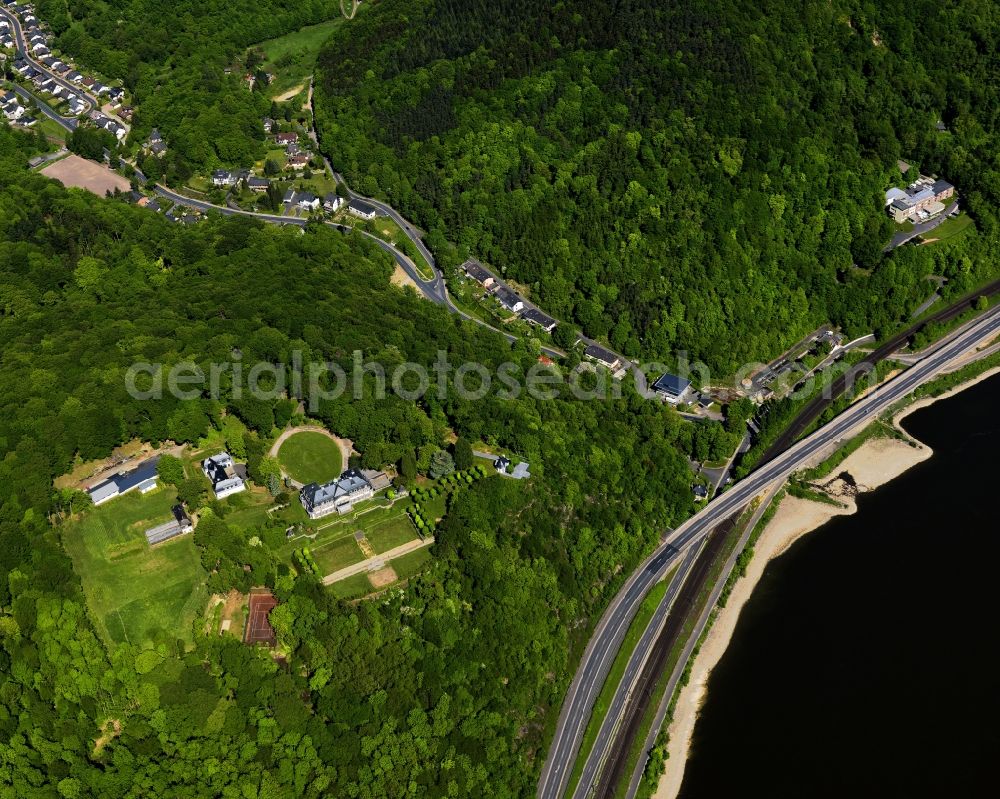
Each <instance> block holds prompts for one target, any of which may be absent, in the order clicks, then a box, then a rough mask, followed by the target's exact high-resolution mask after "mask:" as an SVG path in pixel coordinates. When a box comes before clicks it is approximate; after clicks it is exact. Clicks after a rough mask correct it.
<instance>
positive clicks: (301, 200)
mask: <svg viewBox="0 0 1000 799" xmlns="http://www.w3.org/2000/svg"><path fill="white" fill-rule="evenodd" d="M284 202H285V204H286V205H294V206H297V207H298V208H302V209H303V210H305V211H315V210H317V209H318V208H319V197H317V196H316V195H315V194H313V193H312V192H310V191H295V189H289V190H288V191H286V192H285V197H284Z"/></svg>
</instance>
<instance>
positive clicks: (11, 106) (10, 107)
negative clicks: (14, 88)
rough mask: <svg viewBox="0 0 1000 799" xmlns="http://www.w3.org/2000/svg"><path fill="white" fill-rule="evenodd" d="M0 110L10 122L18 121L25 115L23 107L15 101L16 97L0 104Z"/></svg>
mask: <svg viewBox="0 0 1000 799" xmlns="http://www.w3.org/2000/svg"><path fill="white" fill-rule="evenodd" d="M10 94H11V95H13V94H14V93H13V92H10ZM0 108H2V109H3V115H4V116H5V117H6V118H7V119H9V120H11V121H14V120H17V119H20V118H21V117H22V116H24V114H25V110H24V106H22V105H21V104H20V103H19V102H18V101H17V98H16V97H14V98H13V99H11V100H7V99H6V98H5V99H4V100H3V101H2V102H0Z"/></svg>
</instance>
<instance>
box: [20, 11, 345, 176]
mask: <svg viewBox="0 0 1000 799" xmlns="http://www.w3.org/2000/svg"><path fill="white" fill-rule="evenodd" d="M167 6H168V7H167ZM36 7H37V10H38V16H39V18H40V19H42V20H44V21H46V22H47V23H49V25H50V26H51V27H52V30H53V32H54V33H55V34H56V44H57V46H58V47H59V48H60V49H62V50H64V51H66V52H67V53H69V54H71V55H73V56H75V57H76V58H78V59H79V61H80V63H81V64H83V65H85V66H86V67H89V68H91V69H96V70H98V71H100V72H101V73H102V74H104V75H105V76H107V77H108V78H111V79H119V80H122V81H123V82H124V84H125V85H126V86H127V87H128V89H129V90H130V91H131V92H132V94H133V96H134V97H135V100H136V103H137V107H138V112H137V114H136V117H135V120H134V125H133V127H134V130H135V134H134V135H135V138H136V140H142V139H143V138H145V136H146V135H147V134H148V133H149V131H150V129H151V128H154V127H156V128H158V129H159V131H160V133H161V134H163V136H164V137H165V139H166V141H167V142H168V144H169V150H168V151H167V155H166V156H165V161H166V163H165V164H164V165H163V170H164V174H165V177H166V179H167V180H168V181H170V182H171V183H174V184H181V183H183V182H184V181H185V180H186V179H187V178H188V177H190V175H191V174H193V172H195V171H201V172H206V171H209V170H211V169H213V168H215V167H218V166H236V167H247V166H250V165H251V164H252V163H253V161H254V160H256V159H258V158H261V157H262V156H263V152H264V151H263V147H262V144H263V140H264V131H263V129H262V128H261V118H262V117H263V116H264V115H265V114H267V113H268V112H269V110H270V109H271V101H270V100H268V99H267V98H266V97H265V96H264V94H263V93H262V92H263V89H264V88H265V84H264V83H263V82H260V81H258V82H257V84H256V85H255V91H253V92H251V91H249V90H248V89H247V86H246V84H245V82H244V81H243V78H244V73H243V71H242V69H239V68H237V69H235V70H234V71H233V72H232V73H231V74H227V72H226V70H227V68H228V67H230V66H232V65H234V63H236V62H237V61H238V62H239V63H240V64H242V63H243V62H242V56H243V54H244V51H245V50H246V48H247V47H249V46H250V45H252V44H256V43H257V42H260V41H263V40H264V39H269V38H271V37H274V36H280V35H282V34H285V33H288V32H289V31H293V30H296V29H298V28H301V27H302V26H304V25H310V24H313V23H316V22H320V21H322V20H326V19H330V18H332V17H334V16H336V15H338V14H340V8H339V3H338V2H337V0H253V2H249V1H248V0H237V2H219V0H206V1H205V2H195V1H194V0H177V1H176V2H170V3H169V4H164V3H162V2H158V1H157V0H69V2H66V0H40V2H38V3H37V4H36Z"/></svg>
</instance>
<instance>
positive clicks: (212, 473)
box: [201, 452, 247, 499]
mask: <svg viewBox="0 0 1000 799" xmlns="http://www.w3.org/2000/svg"><path fill="white" fill-rule="evenodd" d="M201 470H202V471H203V472H204V473H205V477H207V478H208V480H209V482H210V483H211V484H212V491H214V492H215V498H216V499H225V498H226V497H228V496H230V495H232V494H238V493H239V492H240V491H245V490H246V487H247V486H246V482H245V481H246V466H245V465H244V464H241V463H234V462H233V456H232V455H230V454H229V453H228V452H220V453H219V454H218V455H212V456H211V457H210V458H205V460H203V461H202V462H201Z"/></svg>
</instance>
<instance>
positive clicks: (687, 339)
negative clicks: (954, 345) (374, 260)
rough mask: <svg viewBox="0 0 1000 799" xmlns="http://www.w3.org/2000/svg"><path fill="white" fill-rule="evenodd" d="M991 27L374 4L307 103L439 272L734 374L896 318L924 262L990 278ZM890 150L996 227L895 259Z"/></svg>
mask: <svg viewBox="0 0 1000 799" xmlns="http://www.w3.org/2000/svg"><path fill="white" fill-rule="evenodd" d="M998 34H1000V29H998V14H997V9H996V6H995V4H993V3H990V2H985V1H977V0H973V2H962V3H953V2H945V3H942V2H938V0H917V2H903V0H890V2H880V3H860V2H857V1H856V0H834V2H829V1H828V0H809V1H808V2H803V3H788V2H781V1H780V0H766V1H765V2H763V3H761V2H742V1H741V2H735V3H733V2H714V1H713V0H709V2H699V3H691V2H686V1H683V0H667V1H665V0H626V2H620V3H615V4H612V5H608V4H605V3H593V2H583V0H566V1H565V2H559V3H553V2H549V0H382V2H380V3H378V4H377V5H376V6H375V7H374V8H370V9H368V11H367V12H366V13H364V14H361V15H359V17H358V19H357V20H355V21H354V22H353V23H352V24H351V25H349V26H348V25H345V26H343V27H342V28H341V29H340V30H339V31H337V32H336V33H335V34H334V36H333V38H332V39H331V40H330V42H329V44H328V46H327V48H326V50H325V52H324V53H322V54H321V56H320V59H319V64H320V70H321V73H322V74H321V76H320V77H319V79H318V91H319V107H318V110H317V116H318V123H319V124H320V130H321V137H322V142H323V147H324V149H325V151H326V153H327V155H329V156H330V158H331V159H332V160H333V162H334V164H335V165H337V166H338V168H340V169H342V170H343V171H344V173H345V175H346V176H347V178H348V180H349V181H351V182H352V184H353V185H354V186H355V187H356V188H358V189H359V190H361V191H363V192H367V193H370V194H374V195H379V196H382V197H384V198H386V199H388V200H389V201H391V202H392V203H393V204H395V205H396V206H397V207H398V208H400V209H401V210H402V211H403V212H405V213H408V214H410V215H412V217H413V218H414V219H415V220H416V221H418V222H419V223H420V224H422V225H423V226H424V227H426V228H427V229H428V230H429V236H430V239H429V240H430V242H431V244H432V245H433V246H434V248H435V249H436V250H437V251H438V253H439V255H440V256H441V260H442V262H443V263H445V264H450V265H452V266H454V265H455V264H457V263H459V262H460V261H461V259H463V258H464V257H465V256H466V255H467V254H468V253H470V252H471V253H472V254H475V255H477V256H478V257H481V258H483V259H484V260H486V261H488V262H490V263H492V264H493V265H495V266H497V267H499V268H500V269H502V270H503V271H504V273H505V274H506V275H507V276H508V277H510V278H513V279H516V280H517V281H519V282H521V283H523V284H525V285H527V286H528V287H529V288H530V289H531V291H532V297H533V299H535V300H536V301H538V302H540V303H541V304H542V305H543V306H544V307H545V308H546V309H547V310H548V311H550V312H552V313H554V314H556V315H558V316H560V317H562V318H564V319H569V320H573V321H575V322H576V323H577V324H579V325H580V326H582V328H583V330H584V331H585V332H586V333H588V334H589V335H591V336H595V337H604V338H606V339H607V340H609V341H610V343H611V344H612V345H614V346H616V347H618V348H620V349H621V350H622V351H624V352H625V353H626V354H629V355H636V356H646V357H652V356H658V357H661V358H669V357H671V356H672V355H673V354H674V353H675V352H676V351H678V350H683V351H687V352H688V353H690V355H691V356H692V357H695V358H702V359H704V360H705V361H706V362H707V363H709V365H711V366H713V367H715V368H718V369H722V370H723V371H727V372H728V371H731V370H733V369H734V368H735V367H736V366H738V365H740V364H742V363H744V362H745V361H747V360H752V359H765V360H766V359H768V358H770V357H773V356H774V355H775V354H777V353H778V352H780V351H781V350H782V349H783V346H784V345H786V344H789V343H790V342H792V341H793V340H795V339H796V338H797V337H798V336H800V335H801V334H803V333H805V332H808V331H809V330H811V329H812V328H814V327H815V326H817V325H819V324H821V323H823V322H826V321H833V322H835V323H838V324H841V325H843V326H844V327H845V329H846V330H847V331H848V333H849V334H855V333H857V334H864V333H868V332H871V331H872V330H876V331H879V332H881V331H884V330H886V329H888V328H890V327H892V326H893V325H896V324H898V323H899V322H900V321H901V320H903V319H905V318H907V317H908V315H909V313H910V312H911V311H912V310H913V309H914V308H915V307H916V306H917V305H918V304H919V303H920V301H921V300H923V299H924V298H925V297H926V296H927V294H928V293H929V292H928V290H927V287H928V284H927V283H926V282H925V281H924V280H923V278H924V277H925V276H926V275H928V274H930V273H937V274H944V275H947V276H949V277H950V278H952V282H951V285H950V288H949V290H950V291H952V292H956V293H957V292H960V291H964V290H966V289H968V288H969V287H971V285H972V284H974V283H977V282H980V281H982V280H983V279H984V277H985V276H987V275H990V274H994V273H995V272H996V259H995V257H994V256H993V255H992V253H993V251H994V250H995V246H994V245H995V238H996V234H997V214H996V211H995V209H996V207H997V204H998V201H1000V173H998V170H997V161H996V158H997V155H996V154H997V152H998V151H1000V137H998V128H997V126H998V117H997V108H1000V102H998V100H1000V98H998V95H997V79H996V72H995V64H994V59H993V57H992V54H994V53H995V52H996V51H997V49H998V44H1000V41H998ZM938 120H943V121H944V122H945V124H946V125H947V127H948V128H949V131H950V132H948V133H941V132H939V131H937V130H936V123H937V121H938ZM898 158H904V159H906V160H908V161H909V162H910V163H913V164H916V165H918V166H919V167H920V168H922V169H923V170H924V171H927V172H936V173H940V174H941V175H943V176H945V177H947V178H948V179H949V180H951V181H952V182H953V183H955V184H956V185H957V186H958V187H959V191H960V192H961V193H962V194H963V204H964V206H965V207H966V208H968V209H969V210H971V211H972V213H973V215H974V216H975V219H976V222H977V224H978V226H979V229H980V232H981V233H982V234H983V235H982V236H981V237H980V238H979V239H977V240H975V241H972V240H967V241H963V242H962V244H961V246H960V247H958V248H957V249H956V248H951V249H949V250H947V251H943V250H941V249H938V250H935V248H926V249H923V250H917V249H914V248H904V249H903V250H901V251H897V252H896V253H894V254H893V255H892V256H891V257H885V256H884V255H883V253H882V247H883V245H884V244H885V243H886V242H887V241H888V239H889V235H890V233H891V228H892V226H891V224H890V222H889V220H887V219H886V216H885V214H884V212H883V210H882V193H883V191H884V190H885V189H886V188H887V186H888V185H890V184H891V183H894V182H895V183H897V184H898V182H900V175H899V172H898V168H897V166H896V161H897V159H898Z"/></svg>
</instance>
